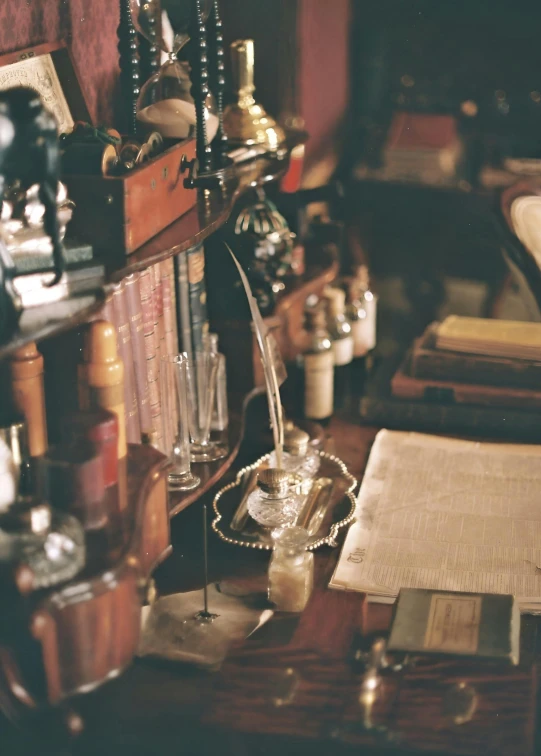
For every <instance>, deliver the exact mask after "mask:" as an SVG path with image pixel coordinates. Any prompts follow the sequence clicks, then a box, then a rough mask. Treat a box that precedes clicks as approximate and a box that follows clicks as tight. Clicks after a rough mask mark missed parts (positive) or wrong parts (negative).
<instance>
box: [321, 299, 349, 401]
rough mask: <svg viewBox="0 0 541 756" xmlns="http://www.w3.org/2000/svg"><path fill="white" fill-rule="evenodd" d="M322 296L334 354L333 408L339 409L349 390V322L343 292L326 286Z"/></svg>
mask: <svg viewBox="0 0 541 756" xmlns="http://www.w3.org/2000/svg"><path fill="white" fill-rule="evenodd" d="M323 296H324V297H325V299H326V300H327V326H328V329H329V334H330V337H331V341H332V350H333V356H334V408H335V409H340V408H341V407H343V406H344V403H345V401H346V397H347V394H348V392H349V383H350V365H351V361H352V359H353V336H352V334H351V324H350V322H349V320H348V319H347V317H346V315H345V307H346V294H345V292H344V291H342V289H336V288H334V287H333V286H326V287H325V289H324V291H323Z"/></svg>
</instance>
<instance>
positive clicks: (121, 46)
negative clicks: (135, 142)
mask: <svg viewBox="0 0 541 756" xmlns="http://www.w3.org/2000/svg"><path fill="white" fill-rule="evenodd" d="M117 35H118V51H119V53H120V82H121V87H122V95H123V98H124V101H125V103H126V106H125V120H126V126H127V129H128V131H129V132H130V133H131V134H135V132H136V128H137V98H138V97H139V91H140V89H139V57H138V54H137V32H136V31H135V27H134V25H133V20H132V15H131V9H130V0H120V23H119V25H118V31H117Z"/></svg>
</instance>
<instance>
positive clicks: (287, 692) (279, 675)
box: [269, 667, 300, 708]
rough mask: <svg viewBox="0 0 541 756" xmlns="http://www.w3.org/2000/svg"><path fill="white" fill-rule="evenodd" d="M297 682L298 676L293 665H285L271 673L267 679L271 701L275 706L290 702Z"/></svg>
mask: <svg viewBox="0 0 541 756" xmlns="http://www.w3.org/2000/svg"><path fill="white" fill-rule="evenodd" d="M299 683H300V677H299V675H298V673H297V672H296V671H295V670H294V669H293V667H287V669H284V670H279V671H278V672H276V673H275V674H273V675H271V677H270V679H269V685H270V688H271V693H270V700H271V703H272V704H273V705H274V706H276V707H277V708H280V707H282V706H289V705H290V704H292V703H293V701H294V700H295V694H296V692H297V688H298V687H299Z"/></svg>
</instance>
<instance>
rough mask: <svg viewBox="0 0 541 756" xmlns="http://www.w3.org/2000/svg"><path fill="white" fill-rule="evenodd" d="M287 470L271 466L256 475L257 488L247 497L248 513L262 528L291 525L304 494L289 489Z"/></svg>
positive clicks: (289, 479) (289, 478)
mask: <svg viewBox="0 0 541 756" xmlns="http://www.w3.org/2000/svg"><path fill="white" fill-rule="evenodd" d="M291 484H292V479H291V475H290V473H289V472H287V470H282V469H280V468H276V467H272V468H269V469H268V470H262V471H261V472H260V473H259V474H258V476H257V488H256V490H255V491H252V493H251V494H250V496H249V498H248V507H247V508H248V514H249V515H250V517H252V519H254V520H255V521H256V522H257V523H258V524H259V525H261V526H262V527H264V528H278V527H287V526H289V525H293V524H294V523H295V520H296V519H297V517H298V514H299V512H300V510H301V507H302V505H303V503H304V500H305V496H303V495H301V494H299V493H297V492H296V491H294V490H292V489H291Z"/></svg>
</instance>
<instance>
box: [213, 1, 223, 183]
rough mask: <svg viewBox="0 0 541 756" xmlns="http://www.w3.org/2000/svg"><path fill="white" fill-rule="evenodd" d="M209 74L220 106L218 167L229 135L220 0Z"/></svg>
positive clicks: (215, 6)
mask: <svg viewBox="0 0 541 756" xmlns="http://www.w3.org/2000/svg"><path fill="white" fill-rule="evenodd" d="M209 74H210V77H209V78H210V89H211V92H212V93H213V94H214V97H215V98H216V104H217V106H218V131H217V133H216V136H215V137H214V141H213V145H214V147H215V150H216V153H217V155H218V165H217V167H218V168H220V167H222V165H223V158H224V156H225V154H226V152H227V135H226V133H225V131H224V91H225V63H224V37H223V25H222V19H221V16H220V6H219V2H218V0H214V2H213V4H212V10H211V13H210V18H209Z"/></svg>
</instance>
